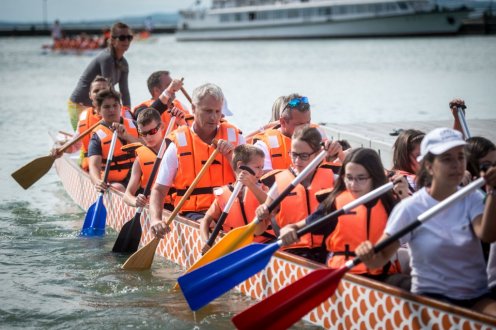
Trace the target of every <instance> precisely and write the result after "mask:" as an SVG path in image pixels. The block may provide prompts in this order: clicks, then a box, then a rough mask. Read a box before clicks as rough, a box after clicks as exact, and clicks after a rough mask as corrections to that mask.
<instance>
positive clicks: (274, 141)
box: [253, 124, 326, 170]
mask: <svg viewBox="0 0 496 330" xmlns="http://www.w3.org/2000/svg"><path fill="white" fill-rule="evenodd" d="M309 126H310V127H314V128H317V129H318V130H319V132H320V135H322V141H325V140H326V138H324V137H325V136H326V135H325V132H324V131H323V130H322V129H321V128H320V127H319V125H317V124H310V125H309ZM276 127H277V128H276ZM276 127H274V128H271V129H268V130H266V131H263V132H261V133H258V134H256V135H255V136H254V137H253V143H255V142H257V141H258V140H260V141H262V142H263V143H265V145H266V146H267V149H268V150H269V154H270V160H271V162H272V169H274V170H278V169H279V170H283V169H287V168H288V167H290V166H291V165H292V164H293V161H292V160H291V154H290V153H291V138H290V137H287V136H286V135H284V134H282V132H281V131H280V130H279V129H278V127H280V126H276Z"/></svg>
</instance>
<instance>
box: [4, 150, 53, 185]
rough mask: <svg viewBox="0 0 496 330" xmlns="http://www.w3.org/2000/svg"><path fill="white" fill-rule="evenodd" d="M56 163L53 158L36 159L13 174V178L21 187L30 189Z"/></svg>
mask: <svg viewBox="0 0 496 330" xmlns="http://www.w3.org/2000/svg"><path fill="white" fill-rule="evenodd" d="M54 161H55V157H53V156H45V157H40V158H36V159H35V160H33V161H31V162H29V163H28V164H26V165H24V166H23V167H21V168H20V169H18V170H17V171H15V172H14V173H12V177H13V178H14V180H16V182H17V183H18V184H19V185H21V187H23V188H24V189H28V188H29V187H31V186H32V185H33V183H35V182H36V181H38V180H39V179H40V178H41V177H42V176H43V175H45V174H46V173H47V172H48V171H49V170H50V168H52V165H53V162H54Z"/></svg>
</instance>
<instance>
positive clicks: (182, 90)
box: [181, 87, 193, 104]
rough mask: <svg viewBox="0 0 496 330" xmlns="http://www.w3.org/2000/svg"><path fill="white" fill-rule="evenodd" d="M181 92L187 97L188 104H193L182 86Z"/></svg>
mask: <svg viewBox="0 0 496 330" xmlns="http://www.w3.org/2000/svg"><path fill="white" fill-rule="evenodd" d="M181 92H182V93H183V95H184V97H185V98H187V99H188V101H189V103H190V104H193V100H192V99H191V96H189V94H188V92H186V90H185V89H184V87H181Z"/></svg>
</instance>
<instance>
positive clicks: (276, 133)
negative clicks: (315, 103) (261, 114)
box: [253, 94, 344, 172]
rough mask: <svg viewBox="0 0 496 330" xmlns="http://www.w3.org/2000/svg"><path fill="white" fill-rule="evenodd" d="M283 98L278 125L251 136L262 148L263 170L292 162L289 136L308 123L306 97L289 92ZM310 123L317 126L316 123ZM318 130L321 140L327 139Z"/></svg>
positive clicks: (281, 167)
mask: <svg viewBox="0 0 496 330" xmlns="http://www.w3.org/2000/svg"><path fill="white" fill-rule="evenodd" d="M283 100H284V101H286V100H288V101H287V102H286V103H285V105H284V107H283V108H282V110H281V113H280V117H279V124H280V125H279V126H276V127H274V128H270V129H267V130H265V131H264V132H261V133H258V134H256V135H255V136H254V137H253V144H254V145H255V146H256V147H257V148H260V149H262V151H263V152H264V154H265V162H264V171H265V172H269V171H270V170H273V169H274V170H275V169H281V170H284V169H287V168H289V166H290V165H291V164H292V161H291V157H290V152H291V136H292V135H293V133H294V131H295V129H296V128H297V127H298V126H302V125H308V124H310V120H311V112H310V104H309V103H308V98H307V97H305V96H301V95H299V94H290V95H288V96H287V97H286V98H285V99H283ZM276 112H277V111H276ZM274 114H275V113H274ZM275 115H277V114H275ZM310 125H312V126H314V127H318V125H314V124H310ZM319 132H320V134H321V136H322V140H323V141H325V140H327V136H326V135H325V132H324V131H322V130H320V129H319ZM340 159H344V154H342V153H341V154H340Z"/></svg>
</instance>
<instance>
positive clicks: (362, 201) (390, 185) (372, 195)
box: [296, 182, 394, 237]
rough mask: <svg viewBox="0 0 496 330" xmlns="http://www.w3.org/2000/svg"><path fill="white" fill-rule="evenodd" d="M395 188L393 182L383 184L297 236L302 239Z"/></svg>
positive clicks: (304, 229) (311, 225)
mask: <svg viewBox="0 0 496 330" xmlns="http://www.w3.org/2000/svg"><path fill="white" fill-rule="evenodd" d="M393 186H394V184H393V183H392V182H388V183H386V184H383V185H382V186H380V187H379V188H377V189H374V190H372V191H370V192H368V193H367V194H365V195H363V196H361V197H359V198H357V199H355V200H354V201H352V202H350V203H348V204H346V205H345V206H343V207H342V208H340V209H339V210H336V211H334V212H332V213H329V214H327V215H326V216H324V217H322V218H320V219H319V220H317V221H315V222H312V223H311V224H309V225H306V226H305V227H303V228H301V229H300V230H298V231H297V232H296V234H297V235H298V237H301V236H303V235H305V234H308V233H311V232H313V231H315V230H317V229H319V228H320V227H322V226H323V225H324V224H326V222H328V221H329V220H331V219H334V218H337V217H339V216H341V215H343V214H347V213H350V211H351V210H353V209H354V208H356V207H357V206H359V205H362V204H365V203H368V202H370V201H371V200H373V199H375V198H378V197H379V196H381V195H383V194H385V193H386V192H388V191H389V190H391V189H393Z"/></svg>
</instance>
